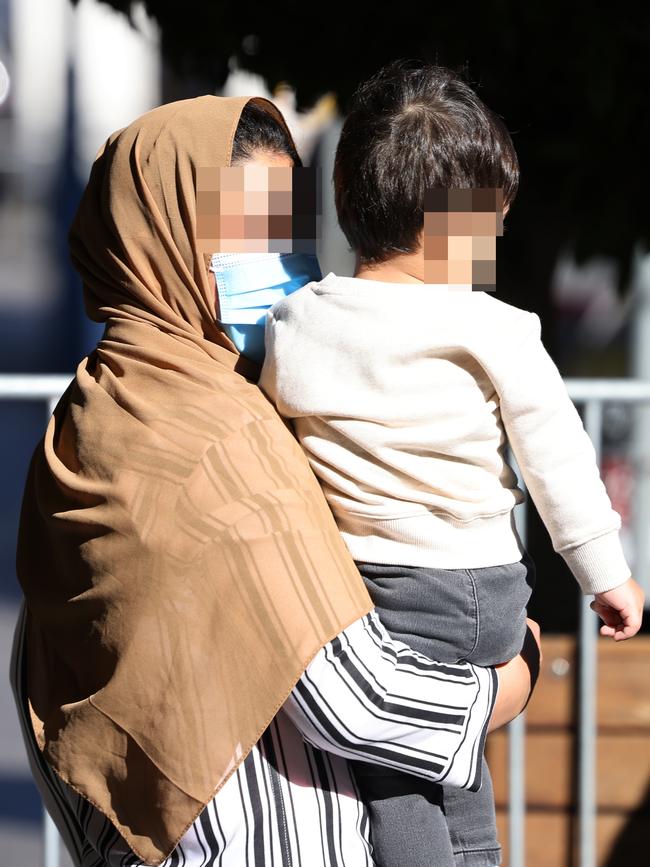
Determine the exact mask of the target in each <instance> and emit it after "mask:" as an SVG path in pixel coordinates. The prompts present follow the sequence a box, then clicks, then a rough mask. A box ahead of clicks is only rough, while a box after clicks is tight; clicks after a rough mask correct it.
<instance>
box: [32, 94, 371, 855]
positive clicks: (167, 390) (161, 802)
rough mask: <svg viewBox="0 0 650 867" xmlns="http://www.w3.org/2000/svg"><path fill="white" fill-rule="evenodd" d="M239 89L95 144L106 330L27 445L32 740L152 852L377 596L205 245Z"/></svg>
mask: <svg viewBox="0 0 650 867" xmlns="http://www.w3.org/2000/svg"><path fill="white" fill-rule="evenodd" d="M247 102H248V98H232V99H231V98H228V99H226V98H219V97H213V96H204V97H199V98H197V99H190V100H183V101H180V102H175V103H170V104H167V105H164V106H162V107H160V108H157V109H155V110H153V111H150V112H148V113H147V114H145V115H143V116H142V117H140V118H139V119H137V120H136V121H135V122H134V123H132V124H131V125H130V126H128V127H126V128H125V129H123V130H120V131H118V132H117V133H114V134H113V135H112V136H111V137H110V138H109V139H108V141H107V142H106V144H105V146H104V148H103V149H102V150H101V151H100V153H99V155H98V157H97V159H96V161H95V163H94V165H93V168H92V171H91V175H90V180H89V182H88V186H87V188H86V191H85V193H84V195H83V198H82V201H81V204H80V206H79V210H78V212H77V215H76V217H75V220H74V223H73V226H72V229H71V233H70V248H71V255H72V260H73V263H74V265H75V267H76V269H77V270H78V271H79V273H80V274H81V276H82V279H83V284H84V297H85V304H86V310H87V312H88V314H89V316H90V317H91V318H92V319H95V320H97V321H101V322H104V323H105V331H104V335H103V337H102V339H101V340H100V342H99V344H98V346H97V348H96V349H95V350H94V351H93V352H92V353H91V354H90V355H89V356H88V357H86V358H84V359H83V361H82V362H81V363H80V364H79V366H78V368H77V371H76V375H75V378H74V380H73V381H72V383H71V384H70V386H69V388H68V389H67V391H66V392H65V394H64V395H63V397H62V399H61V401H60V403H59V404H58V406H57V407H56V409H55V412H54V415H53V417H52V419H51V420H50V423H49V425H48V427H47V431H46V433H45V436H44V439H43V441H42V442H41V443H40V444H39V445H38V447H37V449H36V452H35V454H34V457H33V459H32V463H31V466H30V470H29V475H28V479H27V483H26V489H25V495H24V501H23V509H22V515H21V523H20V533H19V543H18V558H17V567H18V576H19V580H20V583H21V585H22V587H23V590H24V593H25V598H26V604H27V610H28V629H27V632H28V637H27V649H26V653H27V670H28V676H27V691H28V696H29V701H30V714H31V718H32V725H33V728H34V734H35V737H36V740H37V743H38V745H39V747H40V748H41V750H42V751H43V753H44V755H45V757H46V759H47V760H48V762H49V763H50V764H51V765H52V766H53V767H54V769H55V770H56V771H57V772H58V774H59V775H60V776H61V777H62V778H63V779H64V780H65V781H66V782H67V783H68V784H69V785H71V786H72V787H73V788H74V789H75V790H76V791H77V792H79V793H80V794H82V795H83V796H84V797H85V798H87V799H88V800H89V801H91V802H92V803H93V804H95V805H96V806H97V807H98V808H99V809H100V810H101V811H102V812H103V813H105V815H106V816H108V818H109V819H110V820H111V821H112V822H113V823H114V825H115V826H116V828H117V829H118V830H119V832H120V833H121V834H122V835H123V836H124V838H125V839H126V841H127V842H128V843H129V845H130V846H131V848H132V849H133V850H134V852H135V853H136V854H137V855H138V856H139V857H140V858H143V859H145V860H146V861H147V862H148V863H149V862H152V863H154V864H158V863H160V862H161V861H162V860H163V858H164V857H165V856H166V855H168V854H169V852H170V851H171V850H172V849H173V848H174V846H175V845H176V843H177V842H178V840H179V839H180V837H181V836H182V834H183V833H184V831H185V830H186V829H187V828H188V827H189V825H190V824H191V823H192V822H193V821H194V819H195V818H196V817H197V815H198V814H199V813H200V811H201V810H202V809H203V807H204V806H205V804H206V803H207V802H208V801H209V800H210V799H211V798H212V797H213V796H214V794H215V793H216V791H217V790H218V789H219V788H220V787H221V786H222V785H223V783H224V782H225V781H226V779H227V778H228V777H229V775H230V774H231V773H232V772H233V771H234V770H235V768H236V767H237V766H238V764H239V763H240V762H241V761H242V760H243V759H244V757H245V756H246V754H247V753H248V751H249V750H250V748H251V747H252V745H253V744H254V743H255V742H256V741H257V740H258V739H259V737H260V735H261V734H262V732H263V731H264V729H265V728H266V727H267V725H268V724H269V722H270V721H271V719H272V718H273V716H274V715H275V713H276V712H277V710H278V708H279V707H280V706H281V705H282V703H283V702H284V700H285V698H286V697H287V695H288V693H289V692H290V691H291V689H292V688H293V686H294V684H295V683H296V681H297V679H298V678H299V677H300V675H301V673H302V672H303V671H304V669H305V667H306V665H307V663H308V662H309V661H310V659H311V658H312V657H313V655H314V654H315V653H316V652H317V651H318V650H319V648H321V647H322V646H323V645H324V644H325V643H327V642H328V641H329V640H331V639H332V638H333V637H334V636H335V635H336V634H337V633H339V632H340V631H341V630H342V629H344V628H345V627H346V626H347V625H349V624H350V623H351V622H352V621H354V620H355V619H357V618H358V617H360V616H362V615H363V614H364V613H366V612H367V611H368V610H370V608H371V602H370V599H369V597H368V595H367V593H366V590H365V588H364V585H363V582H362V580H361V578H360V576H359V574H358V572H357V570H356V568H355V566H354V563H353V561H352V559H351V557H350V555H349V553H348V551H347V549H346V547H345V545H344V544H343V542H342V541H341V538H340V536H339V533H338V531H337V528H336V525H335V523H334V520H333V518H332V516H331V514H330V511H329V509H328V507H327V504H326V502H325V500H324V497H323V495H322V493H321V490H320V487H319V485H318V483H317V481H316V479H315V477H314V476H313V475H312V473H311V470H310V468H309V465H308V463H307V460H306V458H305V457H304V455H303V453H302V451H301V449H300V447H299V445H298V444H297V442H296V441H295V440H294V438H293V436H292V434H291V432H290V431H289V429H288V428H287V426H285V424H284V422H283V421H282V419H281V418H280V417H279V416H278V415H277V413H276V411H275V410H274V408H273V406H272V405H271V404H270V403H269V402H268V400H267V399H266V398H265V396H264V395H263V393H262V392H261V391H260V390H259V389H258V388H257V386H256V385H255V384H254V383H253V382H252V381H251V377H252V376H253V372H252V371H251V370H250V365H249V367H248V368H246V367H245V366H244V365H245V363H246V362H245V360H244V359H243V358H240V357H239V356H238V355H237V354H236V351H235V349H234V346H233V344H232V343H231V342H230V340H229V339H228V338H227V337H226V336H225V334H224V333H223V332H222V331H221V330H220V328H219V326H218V324H217V323H216V322H215V319H216V310H215V297H214V291H213V290H212V289H211V288H210V285H209V282H208V271H207V257H206V256H204V255H203V254H202V253H200V252H198V250H197V242H196V239H195V228H196V176H197V168H200V167H208V166H211V167H214V166H226V165H229V163H230V156H231V149H232V141H233V136H234V133H235V130H236V127H237V123H238V120H239V116H240V114H241V110H242V108H243V107H244V105H245V104H246V103H247ZM263 103H264V105H265V106H266V107H267V109H268V110H269V111H271V112H272V113H273V114H274V115H275V116H276V117H277V119H278V121H279V122H280V123H282V124H284V121H283V120H282V117H281V115H280V113H279V112H278V111H277V109H276V108H275V107H274V106H273V105H272V103H270V102H267V101H266V100H264V101H263Z"/></svg>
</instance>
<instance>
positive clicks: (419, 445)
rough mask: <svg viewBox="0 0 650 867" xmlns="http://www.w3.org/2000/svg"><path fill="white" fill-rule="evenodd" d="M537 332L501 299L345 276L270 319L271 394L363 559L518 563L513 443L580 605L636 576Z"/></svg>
mask: <svg viewBox="0 0 650 867" xmlns="http://www.w3.org/2000/svg"><path fill="white" fill-rule="evenodd" d="M540 331H541V328H540V320H539V317H538V316H536V315H535V314H534V313H529V312H527V311H525V310H521V309H519V308H517V307H514V306H512V305H510V304H505V303H504V302H502V301H499V300H498V299H497V298H496V297H495V296H494V295H492V294H491V293H486V292H474V291H468V289H467V288H465V290H464V291H462V290H461V291H459V290H457V289H450V288H449V287H448V286H445V285H426V284H402V283H381V282H377V281H371V280H363V279H358V278H353V277H338V276H336V275H335V274H332V273H330V274H328V275H327V276H326V277H325V278H324V279H323V280H321V281H320V282H318V283H309V284H307V286H305V287H304V288H302V289H300V290H298V291H297V292H295V293H294V294H293V295H290V296H289V297H287V298H285V299H284V300H282V301H280V302H279V303H277V304H275V305H274V306H273V307H272V308H271V309H270V311H269V313H268V316H267V322H266V360H265V363H264V367H263V369H262V374H261V378H260V381H259V384H260V386H261V387H262V389H263V390H264V391H265V392H266V394H267V395H268V397H269V398H270V399H271V400H272V401H273V402H274V403H275V405H276V407H277V409H278V411H279V412H280V413H281V414H282V415H283V416H284V417H285V418H287V419H290V420H291V422H292V423H293V427H294V430H295V433H296V435H297V437H298V439H299V441H300V443H301V445H302V447H303V449H304V451H305V453H306V455H307V457H308V459H309V462H310V464H311V466H312V468H313V470H314V472H315V473H316V475H317V476H318V478H319V480H320V482H321V485H322V487H323V491H324V493H325V496H326V497H327V500H328V502H329V505H330V507H331V509H332V511H333V513H334V516H335V518H336V521H337V523H338V526H339V529H340V531H341V533H342V536H343V539H344V540H345V542H346V544H347V546H348V548H349V550H350V552H351V554H352V556H353V557H354V559H355V560H360V561H366V562H372V563H392V564H396V565H411V566H432V567H439V568H445V569H471V568H478V567H482V566H497V565H501V564H506V563H514V562H515V561H517V560H519V559H520V558H521V557H522V555H523V552H524V548H523V545H522V543H521V540H520V538H519V536H518V534H517V531H516V529H515V524H514V515H513V508H514V506H515V505H516V504H517V503H520V502H522V501H523V499H524V493H523V492H522V490H521V489H520V488H519V487H517V479H516V476H515V473H514V471H513V470H512V468H511V467H510V466H509V464H508V463H507V460H506V455H505V446H506V443H507V442H508V441H509V443H510V446H511V448H512V451H513V453H514V455H515V457H516V459H517V463H518V464H519V467H520V469H521V473H522V475H523V478H524V480H525V482H526V485H527V487H528V490H529V492H530V494H531V496H532V498H533V500H534V502H535V505H536V507H537V510H538V512H539V514H540V516H541V518H542V520H543V521H544V524H545V526H546V528H547V530H548V532H549V534H550V536H551V540H552V543H553V548H554V550H555V551H557V552H558V553H559V554H561V555H562V557H563V558H564V560H565V561H566V563H567V565H568V566H569V568H570V570H571V571H572V573H573V575H574V576H575V578H576V580H577V581H578V583H579V584H580V587H581V588H582V591H583V592H584V593H596V592H601V591H604V590H609V589H612V588H613V587H616V586H618V585H619V584H622V583H623V582H624V581H626V580H627V579H628V578H629V577H630V568H629V566H628V564H627V562H626V559H625V556H624V553H623V550H622V547H621V543H620V539H619V532H618V531H619V529H620V525H621V519H620V516H619V515H618V513H617V512H615V511H614V509H613V508H612V505H611V502H610V500H609V497H608V495H607V492H606V490H605V486H604V485H603V482H602V481H601V478H600V474H599V471H598V466H597V463H596V455H595V451H594V448H593V446H592V444H591V440H590V439H589V436H588V435H587V433H586V431H585V430H584V427H583V424H582V421H581V419H580V416H579V415H578V412H577V410H576V409H575V407H574V405H573V403H572V401H571V399H570V398H569V395H568V393H567V390H566V387H565V385H564V382H563V381H562V377H561V375H560V372H559V371H558V369H557V367H556V365H555V364H554V362H553V361H552V359H551V357H550V356H549V355H548V353H547V351H546V349H545V348H544V345H543V343H542V341H541V334H540Z"/></svg>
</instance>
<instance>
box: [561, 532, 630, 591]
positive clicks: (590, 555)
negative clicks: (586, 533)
mask: <svg viewBox="0 0 650 867" xmlns="http://www.w3.org/2000/svg"><path fill="white" fill-rule="evenodd" d="M558 554H561V555H562V557H563V558H564V560H565V562H566V564H567V566H568V567H569V569H570V570H571V571H572V572H573V575H574V577H575V579H576V581H577V582H578V584H579V585H580V589H581V590H582V592H583V593H584V594H585V595H589V594H593V593H604V592H605V591H606V590H613V589H614V587H619V586H620V585H621V584H623V583H624V582H625V581H627V580H628V578H630V577H631V576H632V570H631V569H630V567H629V566H628V563H627V560H626V559H625V554H624V553H623V547H622V545H621V539H620V536H619V533H618V530H612V531H611V532H610V533H605V534H604V535H602V536H597V537H596V538H595V539H590V540H589V541H588V542H583V543H582V545H577V546H576V547H575V548H569V549H566V550H563V551H558Z"/></svg>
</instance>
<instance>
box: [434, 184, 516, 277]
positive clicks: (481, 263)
mask: <svg viewBox="0 0 650 867" xmlns="http://www.w3.org/2000/svg"><path fill="white" fill-rule="evenodd" d="M506 212H507V208H506V210H505V211H504V209H503V190H501V189H499V188H496V189H495V188H478V189H447V188H435V189H429V190H427V191H426V194H425V199H424V230H423V243H422V251H423V255H424V282H425V283H449V284H451V285H463V286H467V285H468V284H471V286H472V289H477V290H479V289H480V290H483V291H486V292H494V291H495V289H496V239H497V236H500V235H503V217H504V215H505V213H506Z"/></svg>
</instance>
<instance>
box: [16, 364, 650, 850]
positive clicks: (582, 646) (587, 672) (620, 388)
mask: <svg viewBox="0 0 650 867" xmlns="http://www.w3.org/2000/svg"><path fill="white" fill-rule="evenodd" d="M69 382H70V376H69V375H58V374H57V375H29V374H25V375H7V374H5V375H0V400H3V399H4V400H41V401H44V402H46V403H47V414H48V418H49V416H50V415H51V414H52V411H53V410H54V407H55V405H56V403H57V401H58V399H59V397H60V395H61V394H62V393H63V391H65V389H66V388H67V386H68V384H69ZM565 384H566V386H567V390H568V392H569V395H570V396H571V398H572V400H573V401H574V402H575V403H577V404H582V405H584V408H585V412H584V425H585V429H586V431H587V433H588V434H589V436H590V438H591V441H592V443H593V445H594V448H595V451H596V457H597V459H598V463H599V464H600V459H601V438H602V419H603V412H602V410H603V405H604V404H605V403H608V402H616V403H634V404H650V382H643V381H640V380H629V379H566V380H565ZM510 457H511V460H512V465H513V467H514V468H515V470H516V471H517V475H518V479H519V484H520V486H521V487H522V489H525V485H524V482H523V479H522V477H521V473H520V471H519V468H518V467H517V465H516V461H515V460H514V459H513V456H512V455H511V456H510ZM515 520H516V524H517V530H518V532H519V535H520V536H521V539H522V542H523V543H524V545H525V544H526V504H525V503H523V504H522V505H521V506H520V507H519V508H518V509H516V510H515ZM637 571H638V570H637ZM579 630H580V631H579V642H580V643H579V660H580V661H579V724H578V816H579V840H578V851H579V867H596V798H597V784H596V726H597V718H596V686H597V664H596V663H597V657H596V641H597V635H598V618H597V616H596V615H595V614H594V612H593V611H592V610H591V609H590V607H589V600H588V598H587V597H582V599H581V603H580V626H579ZM508 728H509V738H508V741H509V747H508V760H509V770H508V777H509V810H508V813H509V823H508V826H509V831H508V843H509V867H525V863H526V859H525V843H526V840H525V815H526V793H525V734H526V719H525V714H522V715H521V716H519V717H518V718H517V719H516V720H514V722H512V723H511V724H510V726H509V727H508ZM43 833H44V850H45V856H44V867H59V849H60V846H59V838H58V833H57V831H56V828H55V826H54V823H53V822H52V820H51V819H50V817H49V815H48V814H47V813H45V815H44V831H43Z"/></svg>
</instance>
